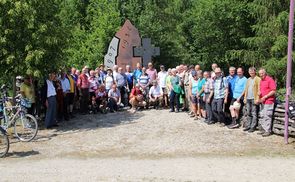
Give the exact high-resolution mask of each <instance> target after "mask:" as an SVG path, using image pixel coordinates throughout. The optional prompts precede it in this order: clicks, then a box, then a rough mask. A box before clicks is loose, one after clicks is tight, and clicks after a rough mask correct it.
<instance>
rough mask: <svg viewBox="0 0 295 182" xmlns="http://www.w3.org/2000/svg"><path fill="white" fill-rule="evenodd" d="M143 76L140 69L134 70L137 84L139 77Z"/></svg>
mask: <svg viewBox="0 0 295 182" xmlns="http://www.w3.org/2000/svg"><path fill="white" fill-rule="evenodd" d="M141 74H142V71H141V70H140V69H136V70H134V72H133V79H134V81H135V83H137V81H138V79H139V77H140V76H141Z"/></svg>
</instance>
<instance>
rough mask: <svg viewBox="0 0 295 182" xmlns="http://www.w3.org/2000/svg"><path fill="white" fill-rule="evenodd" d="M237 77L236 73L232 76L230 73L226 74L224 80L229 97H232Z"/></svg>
mask: <svg viewBox="0 0 295 182" xmlns="http://www.w3.org/2000/svg"><path fill="white" fill-rule="evenodd" d="M237 78H238V76H237V75H234V76H231V75H228V76H227V77H226V80H227V83H228V92H229V93H228V97H229V98H233V93H234V89H235V82H236V79H237Z"/></svg>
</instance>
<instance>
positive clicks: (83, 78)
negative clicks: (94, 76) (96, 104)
mask: <svg viewBox="0 0 295 182" xmlns="http://www.w3.org/2000/svg"><path fill="white" fill-rule="evenodd" d="M86 74H87V69H85V68H83V69H82V74H81V75H80V76H79V79H78V83H77V85H78V88H79V92H80V95H81V104H80V105H81V113H82V114H87V111H88V103H89V87H90V84H89V81H88V76H87V75H86Z"/></svg>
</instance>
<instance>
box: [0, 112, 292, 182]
mask: <svg viewBox="0 0 295 182" xmlns="http://www.w3.org/2000/svg"><path fill="white" fill-rule="evenodd" d="M290 141H291V144H289V145H285V144H284V142H283V138H282V137H280V136H275V135H273V136H271V137H268V138H262V137H261V136H258V135H257V134H256V133H252V134H248V133H245V132H242V131H241V129H238V130H229V129H227V128H224V127H220V126H218V125H210V126H208V125H206V124H204V123H201V122H200V121H194V120H192V119H190V118H188V116H187V114H185V113H168V111H167V110H159V111H156V110H150V111H142V112H137V113H135V114H131V113H129V112H118V113H113V114H107V115H101V114H97V115H87V116H78V117H77V118H75V119H73V120H71V121H70V122H67V123H64V124H63V125H62V127H60V128H59V129H57V130H40V132H39V133H38V136H37V140H36V141H34V142H31V143H21V142H18V141H17V140H15V139H12V143H11V148H10V153H9V155H8V157H6V158H4V159H1V162H0V169H1V179H4V180H6V181H81V180H83V181H295V173H294V170H295V140H294V139H291V140H290ZM1 181H2V180H1Z"/></svg>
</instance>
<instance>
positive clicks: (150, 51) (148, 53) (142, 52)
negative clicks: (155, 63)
mask: <svg viewBox="0 0 295 182" xmlns="http://www.w3.org/2000/svg"><path fill="white" fill-rule="evenodd" d="M159 55H160V48H159V47H153V46H152V44H151V39H150V38H143V39H142V46H141V47H134V48H133V56H134V57H142V63H143V66H147V65H148V63H149V62H151V61H152V57H154V56H159Z"/></svg>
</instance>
